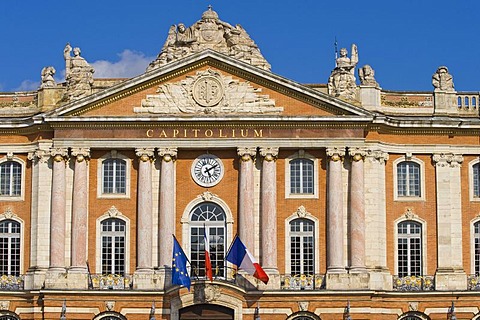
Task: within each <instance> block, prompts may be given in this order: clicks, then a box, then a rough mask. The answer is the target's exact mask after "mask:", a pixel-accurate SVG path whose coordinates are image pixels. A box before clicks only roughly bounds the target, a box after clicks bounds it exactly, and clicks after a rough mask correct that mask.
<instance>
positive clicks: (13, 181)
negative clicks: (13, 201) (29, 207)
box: [0, 161, 22, 197]
mask: <svg viewBox="0 0 480 320" xmlns="http://www.w3.org/2000/svg"><path fill="white" fill-rule="evenodd" d="M21 193H22V165H21V164H20V163H18V162H17V161H5V162H3V163H1V164H0V197H19V196H21Z"/></svg>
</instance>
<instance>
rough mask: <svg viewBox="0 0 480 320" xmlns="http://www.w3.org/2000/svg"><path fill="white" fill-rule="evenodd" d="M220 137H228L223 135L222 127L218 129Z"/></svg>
mask: <svg viewBox="0 0 480 320" xmlns="http://www.w3.org/2000/svg"><path fill="white" fill-rule="evenodd" d="M218 137H219V138H228V137H227V136H224V135H223V130H222V129H219V131H218Z"/></svg>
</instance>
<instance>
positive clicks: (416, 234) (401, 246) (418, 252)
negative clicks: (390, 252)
mask: <svg viewBox="0 0 480 320" xmlns="http://www.w3.org/2000/svg"><path fill="white" fill-rule="evenodd" d="M397 236H398V242H397V243H398V245H397V246H398V248H397V256H398V276H399V277H406V276H421V275H422V225H421V224H420V223H418V222H414V221H403V222H400V223H399V224H398V225H397Z"/></svg>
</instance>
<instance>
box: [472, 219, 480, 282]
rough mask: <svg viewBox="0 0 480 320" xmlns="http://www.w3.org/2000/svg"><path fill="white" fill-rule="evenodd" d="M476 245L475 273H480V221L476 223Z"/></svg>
mask: <svg viewBox="0 0 480 320" xmlns="http://www.w3.org/2000/svg"><path fill="white" fill-rule="evenodd" d="M473 236H474V237H475V239H474V245H475V253H474V254H475V257H474V260H475V275H477V276H478V275H480V222H476V223H475V224H474V235H473Z"/></svg>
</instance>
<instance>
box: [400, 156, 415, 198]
mask: <svg viewBox="0 0 480 320" xmlns="http://www.w3.org/2000/svg"><path fill="white" fill-rule="evenodd" d="M420 179H421V176H420V165H419V164H418V163H416V162H413V161H402V162H400V163H398V164H397V195H398V197H420V196H421V180H420Z"/></svg>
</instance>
